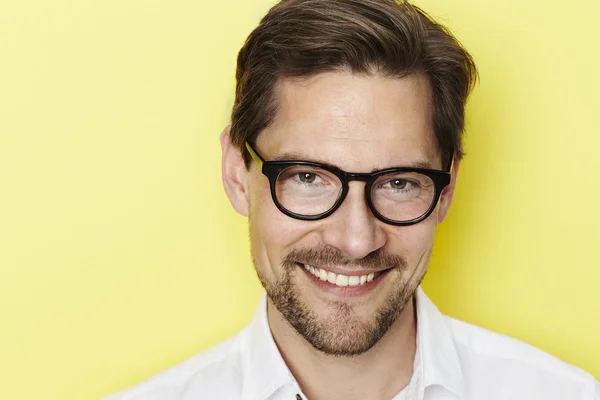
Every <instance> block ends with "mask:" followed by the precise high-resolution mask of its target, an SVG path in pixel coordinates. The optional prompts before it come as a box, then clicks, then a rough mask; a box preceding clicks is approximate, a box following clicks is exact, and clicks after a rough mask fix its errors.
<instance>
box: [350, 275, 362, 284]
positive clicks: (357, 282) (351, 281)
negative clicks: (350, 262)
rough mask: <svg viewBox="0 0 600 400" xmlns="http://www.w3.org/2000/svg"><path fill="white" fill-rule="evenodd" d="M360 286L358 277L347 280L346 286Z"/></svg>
mask: <svg viewBox="0 0 600 400" xmlns="http://www.w3.org/2000/svg"><path fill="white" fill-rule="evenodd" d="M359 284H360V276H356V275H353V276H351V277H350V278H348V286H358V285H359Z"/></svg>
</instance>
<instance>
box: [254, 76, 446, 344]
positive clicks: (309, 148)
mask: <svg viewBox="0 0 600 400" xmlns="http://www.w3.org/2000/svg"><path fill="white" fill-rule="evenodd" d="M277 102H278V110H277V115H276V118H275V120H274V122H273V124H272V125H270V126H269V128H268V129H266V130H265V131H264V132H262V133H261V134H260V135H259V137H258V139H257V142H256V149H257V151H258V152H259V153H260V154H261V155H262V156H263V157H264V158H265V160H267V161H269V160H274V159H281V158H288V159H289V158H292V159H296V160H298V159H300V160H309V161H317V162H323V163H327V164H331V165H334V166H337V167H338V168H340V169H342V170H344V171H348V172H372V171H374V170H377V169H385V168H389V167H398V166H413V165H417V164H429V165H430V166H431V168H433V169H441V157H440V151H439V148H438V145H437V142H436V140H435V137H434V132H433V127H432V124H431V120H432V116H431V112H432V110H431V97H430V89H429V84H428V81H427V79H426V78H424V77H423V76H421V75H412V76H408V77H404V78H384V77H381V76H378V75H372V76H358V75H353V74H350V73H342V72H335V73H324V74H320V75H317V76H314V77H311V78H309V79H303V80H291V79H287V80H283V81H281V82H280V83H279V84H278V88H277ZM245 186H246V196H247V201H248V211H249V222H250V240H251V249H252V256H253V260H254V264H255V267H256V270H257V273H258V275H259V278H260V280H261V282H262V284H263V286H264V287H265V289H266V291H267V294H268V296H269V301H270V302H271V304H272V305H274V306H275V307H276V308H277V310H278V311H279V312H280V313H281V314H282V315H283V317H284V318H285V319H286V320H287V321H288V322H289V323H290V324H291V325H292V326H293V327H294V328H295V329H296V330H297V331H298V332H299V333H300V334H301V335H302V336H303V337H304V338H305V339H306V340H307V341H308V342H309V343H310V344H311V345H313V347H315V348H317V349H319V350H321V351H323V352H325V353H327V354H334V355H356V354H361V353H363V352H365V351H367V350H368V349H369V348H371V347H372V346H373V345H375V344H376V343H377V341H379V339H381V337H382V336H383V335H384V334H385V332H386V331H387V330H388V328H389V327H390V326H391V325H392V324H393V322H394V321H395V320H396V318H397V317H398V316H399V315H400V314H401V311H402V310H403V309H404V307H405V305H406V304H407V302H408V301H409V300H410V299H411V298H412V295H413V294H414V291H415V290H416V288H417V286H418V285H419V283H420V281H421V279H422V278H423V276H424V274H425V271H426V269H427V265H428V263H429V260H430V257H431V250H432V245H433V238H434V233H435V230H436V227H437V224H438V223H439V221H441V219H443V217H444V216H445V214H446V211H447V208H448V206H449V203H450V198H451V192H452V187H453V184H451V185H450V187H448V188H447V189H446V190H445V191H444V193H443V194H442V198H441V200H440V202H439V203H438V207H437V208H436V210H435V211H434V212H433V213H432V214H431V215H430V216H429V217H428V218H427V219H425V220H424V221H422V222H420V223H417V224H415V225H411V226H393V225H388V224H385V223H384V222H382V221H380V220H378V219H377V218H376V217H375V216H374V215H373V214H372V213H371V211H370V210H369V208H368V205H367V204H366V202H365V197H364V187H365V184H364V182H360V181H352V182H350V183H349V187H350V190H349V193H348V195H347V197H346V199H345V200H344V202H343V204H342V205H341V206H340V207H339V208H338V209H337V210H336V211H335V212H334V213H333V214H332V215H331V216H329V217H327V218H325V219H322V220H317V221H302V220H296V219H293V218H290V217H288V216H286V215H284V214H283V213H281V212H280V211H279V210H278V209H277V208H276V206H275V204H274V203H273V201H272V200H271V195H270V189H269V182H268V179H267V178H266V177H265V176H264V175H262V174H261V172H260V170H259V169H258V168H257V166H256V165H255V164H252V166H251V168H250V170H249V172H248V175H247V177H246V185H245ZM307 264H308V265H310V266H312V267H313V268H316V273H317V275H318V274H319V271H320V270H324V271H323V272H321V273H327V275H328V276H329V273H335V274H336V276H337V274H342V275H346V276H349V277H352V276H359V278H358V279H359V280H360V276H363V275H367V276H368V275H369V274H373V275H374V279H372V280H370V281H368V282H366V283H362V282H363V281H364V279H365V278H362V280H360V282H361V283H362V284H359V285H357V286H338V285H337V284H334V283H330V282H329V281H327V280H325V281H324V280H321V279H319V278H318V277H316V276H315V275H314V274H313V273H311V271H309V270H307V269H306V265H307ZM313 272H314V270H313ZM373 275H372V276H373ZM352 279H353V280H354V281H356V279H357V278H352ZM368 279H371V277H369V278H368ZM342 281H343V279H342Z"/></svg>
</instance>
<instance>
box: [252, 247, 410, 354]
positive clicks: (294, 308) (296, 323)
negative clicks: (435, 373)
mask: <svg viewBox="0 0 600 400" xmlns="http://www.w3.org/2000/svg"><path fill="white" fill-rule="evenodd" d="M298 259H301V260H303V261H304V262H305V263H309V264H312V265H327V264H328V263H331V264H337V265H344V264H348V263H349V260H346V259H345V258H344V256H343V255H342V254H341V252H340V251H339V250H337V249H334V248H331V247H326V248H314V249H300V250H292V251H291V252H290V253H288V254H287V255H286V256H285V257H284V258H283V260H282V263H281V264H282V268H283V274H282V276H281V278H279V279H278V280H277V281H276V282H271V281H269V280H267V279H266V278H265V277H264V275H263V274H262V273H261V269H260V268H259V267H258V266H257V264H256V262H254V265H255V269H256V272H257V275H258V278H259V279H260V281H261V283H262V285H263V287H264V288H265V290H266V292H267V295H268V296H269V298H270V299H271V301H272V303H273V305H274V306H275V307H276V308H277V310H278V311H279V312H280V313H281V314H282V315H283V317H284V318H285V320H286V321H287V322H288V323H289V324H290V325H291V326H292V327H293V328H294V329H295V330H296V332H297V333H298V334H299V335H300V336H301V337H303V338H304V339H305V340H306V341H307V342H308V343H309V344H310V345H311V346H312V347H314V348H315V349H317V350H319V351H321V352H322V353H324V354H327V355H332V356H338V357H352V356H357V355H360V354H363V353H365V352H366V351H368V350H369V349H371V348H372V347H373V346H375V345H376V344H377V343H378V342H379V340H381V338H382V337H383V336H384V335H385V333H386V332H387V331H388V330H389V329H390V327H391V326H392V325H393V324H394V322H395V321H396V320H397V319H398V317H399V316H400V315H401V314H402V311H404V309H405V308H406V305H407V304H408V302H409V301H411V300H412V298H413V295H414V293H415V291H416V289H417V287H418V285H419V284H420V282H421V279H422V277H421V279H418V281H417V282H414V283H412V284H411V283H409V282H406V281H405V280H404V279H402V280H400V279H399V280H398V282H397V283H396V284H395V286H394V288H393V289H392V291H391V293H390V294H389V296H388V298H387V299H386V300H385V301H384V303H383V304H382V305H381V306H380V307H379V308H378V309H377V310H376V311H375V312H374V314H373V317H372V318H370V319H369V320H368V321H365V320H362V319H361V318H359V316H357V315H356V313H355V311H354V310H353V308H352V306H351V305H349V304H347V303H345V302H341V301H340V302H331V303H329V304H328V306H327V312H328V314H327V315H326V316H325V317H322V316H319V315H318V314H317V312H315V310H313V309H312V308H311V307H310V306H309V305H308V304H306V302H305V301H303V300H302V297H301V289H300V288H299V287H298V286H297V285H296V284H295V283H294V282H295V280H294V278H295V277H296V275H297V274H298V273H304V272H303V271H302V270H301V269H300V267H299V266H298V265H297V264H296V262H295V260H298ZM308 261H310V262H308ZM332 261H333V262H332ZM341 261H342V262H341ZM343 261H345V262H343ZM352 264H355V265H362V266H371V267H373V266H374V265H379V266H380V267H382V266H388V267H389V266H390V265H393V266H394V269H395V270H398V271H394V270H392V271H390V272H388V274H391V273H398V274H399V275H400V276H404V274H402V272H403V271H405V270H406V269H407V268H408V266H407V262H406V260H405V259H404V258H403V257H401V256H397V255H389V254H387V253H385V252H383V251H382V250H378V251H376V252H374V253H372V254H370V255H369V256H367V257H365V258H364V259H362V260H354V261H352ZM384 279H385V277H384Z"/></svg>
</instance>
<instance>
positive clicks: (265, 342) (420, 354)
mask: <svg viewBox="0 0 600 400" xmlns="http://www.w3.org/2000/svg"><path fill="white" fill-rule="evenodd" d="M416 306H417V351H416V354H415V361H414V372H413V376H412V378H411V381H410V383H409V385H408V386H407V387H406V388H404V390H402V392H400V393H399V394H398V395H397V396H395V397H394V399H393V400H600V383H599V382H597V381H596V380H595V379H594V378H593V377H592V376H591V375H589V374H587V373H585V372H583V371H582V370H580V369H578V368H576V367H574V366H571V365H569V364H566V363H564V362H562V361H560V360H558V359H556V358H554V357H552V356H550V355H548V354H546V353H544V352H542V351H540V350H538V349H536V348H534V347H532V346H529V345H527V344H524V343H522V342H519V341H517V340H515V339H512V338H509V337H506V336H502V335H499V334H496V333H493V332H490V331H487V330H484V329H482V328H478V327H476V326H473V325H470V324H467V323H465V322H461V321H458V320H455V319H453V318H450V317H447V316H444V315H442V314H441V313H440V312H439V310H438V309H437V307H435V305H434V304H433V303H432V302H431V301H430V300H429V298H428V297H427V296H426V295H425V293H424V292H423V291H422V289H421V288H419V289H418V290H417V293H416ZM298 396H300V397H299V398H301V399H303V400H304V399H306V396H304V394H303V393H302V391H301V390H300V387H299V385H298V383H297V382H296V380H295V379H294V377H293V376H292V374H291V372H290V371H289V369H288V368H287V366H286V364H285V362H284V361H283V358H282V357H281V354H280V353H279V350H278V349H277V346H276V345H275V342H274V340H273V337H272V336H271V331H270V329H269V324H268V321H267V309H266V295H265V294H263V297H262V299H261V302H260V305H259V308H258V310H257V312H256V315H255V316H254V319H253V320H252V322H251V323H250V324H249V325H248V326H246V327H245V328H244V329H243V330H242V331H241V332H240V333H239V334H238V335H237V336H235V337H233V338H231V339H229V340H227V341H225V342H223V343H221V344H219V345H217V346H215V347H213V348H211V349H209V350H207V351H205V352H202V353H200V354H198V355H196V356H195V357H193V358H191V359H189V360H187V361H185V362H183V363H181V364H179V365H177V366H175V367H172V368H170V369H168V370H166V371H164V372H162V373H160V374H158V375H156V376H154V377H152V378H150V379H148V380H147V381H145V382H142V383H140V384H138V385H137V386H134V387H132V388H130V389H128V390H124V391H122V392H119V393H115V394H113V395H112V396H109V397H108V398H106V399H105V400H192V399H193V400H200V399H201V400H214V399H223V400H297V399H298Z"/></svg>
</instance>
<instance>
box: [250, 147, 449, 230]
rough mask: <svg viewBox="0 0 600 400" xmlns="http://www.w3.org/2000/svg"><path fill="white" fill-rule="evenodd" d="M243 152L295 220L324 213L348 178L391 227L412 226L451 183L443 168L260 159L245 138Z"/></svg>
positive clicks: (330, 210) (334, 204)
mask: <svg viewBox="0 0 600 400" xmlns="http://www.w3.org/2000/svg"><path fill="white" fill-rule="evenodd" d="M246 148H247V149H248V152H249V153H250V155H251V156H252V158H253V159H254V161H255V162H256V164H257V165H258V167H259V168H260V169H261V171H262V173H263V175H265V176H266V177H267V178H269V183H270V187H271V197H272V198H273V202H274V203H275V206H277V208H278V209H279V210H280V211H281V212H282V213H284V214H285V215H288V216H290V217H292V218H295V219H300V220H307V221H314V220H319V219H323V218H326V217H328V216H329V215H331V214H332V213H333V212H334V211H335V210H337V209H338V208H339V206H340V205H341V204H342V202H343V201H344V199H345V198H346V195H347V194H348V182H350V181H363V182H365V200H366V202H367V204H368V205H369V208H370V209H371V212H372V213H373V214H374V215H375V217H377V218H378V219H380V220H381V221H383V222H385V223H387V224H391V225H402V226H406V225H413V224H416V223H418V222H421V221H423V220H424V219H425V218H427V217H428V216H429V215H430V214H431V213H432V212H433V210H434V209H435V207H436V205H437V202H438V200H439V198H440V194H441V192H442V190H443V189H444V188H445V187H446V186H448V184H450V176H451V173H450V168H451V166H452V160H450V163H449V166H448V171H438V170H433V169H427V168H410V167H398V168H386V169H383V170H379V171H375V172H372V173H370V174H369V173H350V172H345V171H342V170H341V169H338V168H335V167H332V166H329V165H324V164H320V163H316V162H312V161H265V160H264V159H263V158H262V157H261V156H260V155H259V154H258V152H257V151H256V150H254V148H253V147H252V146H251V145H250V144H249V143H248V142H246Z"/></svg>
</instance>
